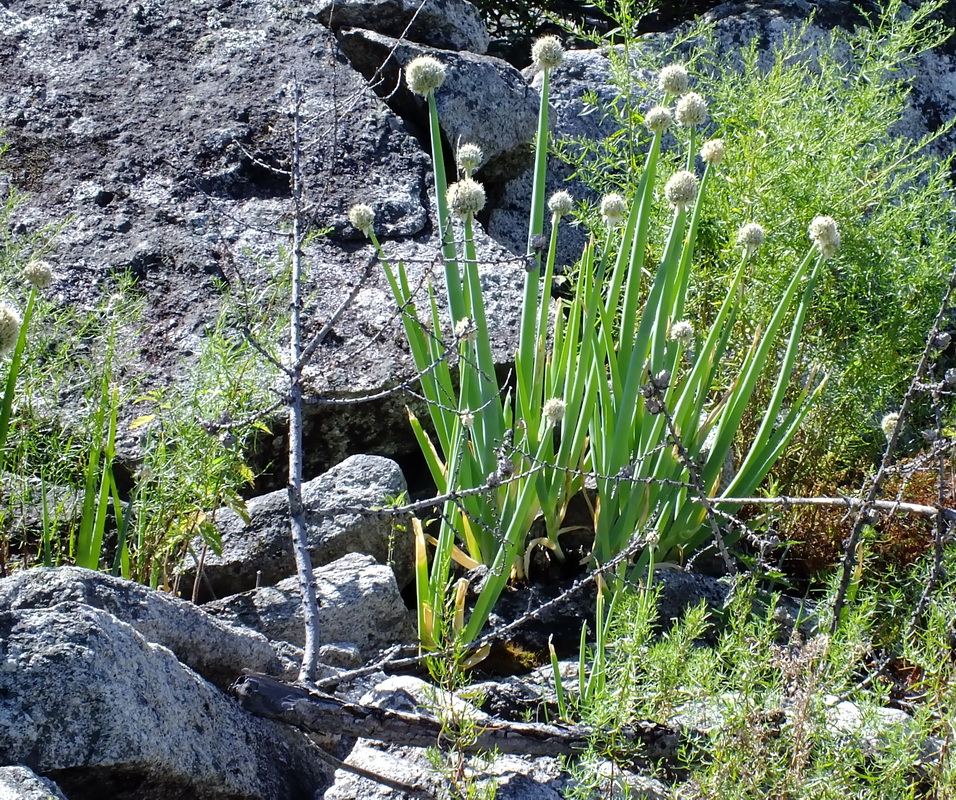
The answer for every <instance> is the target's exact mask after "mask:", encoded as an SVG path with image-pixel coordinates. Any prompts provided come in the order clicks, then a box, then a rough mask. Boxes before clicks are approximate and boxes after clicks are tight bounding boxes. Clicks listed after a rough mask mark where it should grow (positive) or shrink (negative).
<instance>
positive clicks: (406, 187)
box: [0, 0, 428, 374]
mask: <svg viewBox="0 0 956 800" xmlns="http://www.w3.org/2000/svg"><path fill="white" fill-rule="evenodd" d="M0 28H2V30H3V32H4V34H5V36H4V42H5V45H4V57H3V65H4V69H3V77H2V79H0V84H2V86H3V91H2V92H0V128H2V129H4V130H5V131H6V134H5V137H6V141H7V142H8V143H9V150H8V151H7V152H6V154H5V156H4V157H3V159H2V161H0V171H3V172H8V173H9V174H10V175H11V177H12V179H13V181H14V184H15V185H16V186H18V187H20V188H22V189H24V190H26V191H27V192H28V193H29V194H28V197H27V199H26V200H25V202H24V204H23V206H22V207H21V208H20V210H19V212H18V214H17V217H16V220H17V223H18V224H19V225H20V226H21V227H22V229H23V230H34V229H36V228H38V227H40V226H41V225H44V224H46V223H50V222H57V223H60V222H63V221H66V220H67V218H69V224H68V225H67V226H66V228H65V229H64V230H63V232H62V233H61V234H60V236H59V238H58V240H57V249H56V252H55V253H54V257H55V258H56V260H57V261H58V262H59V263H58V270H59V272H60V273H61V279H60V280H59V281H58V282H57V284H56V289H57V290H58V292H59V299H60V300H61V301H62V302H63V303H69V304H87V305H88V304H91V303H92V302H93V301H94V300H95V299H96V298H97V296H98V294H99V292H101V291H102V290H103V288H104V287H105V286H106V283H107V281H108V280H109V279H110V278H111V276H114V275H115V274H116V273H120V272H128V273H130V274H132V275H133V276H134V277H135V278H136V280H137V285H138V288H139V290H140V291H141V292H142V295H143V297H144V299H145V302H146V306H145V319H144V323H145V324H144V326H143V327H144V329H146V330H147V331H150V335H149V336H144V337H142V339H141V340H140V341H139V342H138V345H139V347H140V349H141V352H142V355H143V358H144V361H145V364H144V366H148V367H149V368H151V369H153V370H156V369H165V370H168V371H170V372H171V373H172V374H176V373H177V372H178V368H179V365H180V363H181V361H182V359H183V358H184V357H189V356H191V355H192V354H194V353H195V351H196V350H197V347H198V343H199V337H201V336H202V333H203V330H204V326H205V325H206V324H208V322H209V321H210V320H211V319H212V318H213V315H214V314H215V311H216V309H217V308H218V305H219V298H220V291H219V290H218V289H217V288H216V285H215V281H217V280H225V281H226V282H227V283H230V284H234V283H236V282H237V281H238V280H239V278H240V276H239V275H237V274H236V269H235V265H236V263H239V264H240V266H243V264H242V258H241V254H242V247H243V245H244V244H246V242H242V243H240V241H239V239H240V234H241V233H243V232H248V231H249V230H250V229H251V228H252V227H255V226H258V227H259V228H263V229H268V228H271V227H273V226H274V225H277V224H278V214H279V213H280V212H282V213H285V212H286V211H287V210H288V198H289V188H288V181H287V179H286V178H285V177H284V176H283V175H281V174H278V173H275V172H272V171H270V169H269V167H270V166H274V167H282V165H283V164H285V163H286V162H287V160H288V156H289V152H288V151H289V145H288V142H289V139H288V135H287V134H288V131H289V128H288V111H289V109H290V107H291V106H290V103H291V97H290V87H291V83H290V81H291V80H292V78H293V76H295V77H296V80H297V81H298V84H299V86H300V89H301V94H302V97H303V101H304V102H303V107H302V113H303V116H304V118H306V119H308V120H310V121H312V123H313V124H314V128H310V129H309V130H308V131H307V135H308V136H309V145H310V146H309V148H308V150H307V152H304V153H303V158H304V162H303V169H304V172H305V174H306V175H307V176H308V180H309V185H310V187H314V189H315V197H314V200H312V202H313V203H314V206H313V208H312V210H311V212H310V216H309V222H310V224H311V225H315V226H317V227H319V226H325V225H327V224H331V225H333V226H334V227H335V228H336V229H337V230H346V234H347V235H349V236H351V232H350V231H348V230H347V223H346V212H347V209H348V207H349V205H350V204H351V203H352V202H354V200H355V195H356V194H357V190H358V187H359V186H361V187H362V193H363V195H364V196H365V197H366V198H367V200H366V201H367V202H369V201H371V202H377V203H381V204H382V205H385V204H388V212H389V213H388V214H387V215H386V214H383V215H382V217H381V218H380V225H381V228H380V233H382V234H383V235H387V236H391V235H396V236H411V235H414V234H419V233H422V232H423V231H425V229H426V227H427V224H428V214H427V209H426V208H425V207H424V205H423V203H422V196H423V193H424V190H425V183H424V181H425V175H426V173H427V169H428V164H427V159H426V158H425V156H424V154H423V153H422V151H421V149H420V148H419V146H418V145H417V143H416V142H415V140H414V139H413V138H412V137H410V136H409V135H408V133H407V132H406V131H405V130H404V127H403V126H402V124H401V122H400V121H398V120H397V119H396V118H395V117H394V115H393V114H392V113H391V112H390V111H389V110H388V109H387V108H386V107H385V106H384V105H383V104H382V103H381V102H380V101H378V99H377V98H376V97H375V95H374V94H373V93H372V92H371V91H370V90H369V89H368V88H367V87H366V86H365V82H364V81H363V80H362V78H361V76H360V75H358V74H357V73H356V72H355V71H354V70H353V69H351V68H350V67H349V65H348V64H347V63H345V62H344V61H343V60H342V58H341V55H340V53H339V50H338V46H337V45H336V42H335V38H334V36H333V35H332V34H331V32H330V31H329V30H328V29H327V28H326V27H324V26H323V25H321V24H320V23H319V22H318V21H317V20H315V19H312V20H311V21H310V19H309V17H308V15H307V14H305V12H300V11H296V10H294V9H292V7H288V8H286V9H284V10H283V9H282V8H280V7H279V6H277V5H275V4H272V3H269V2H258V1H253V2H249V3H235V4H226V5H223V4H220V3H215V2H211V0H210V2H206V1H205V0H201V2H199V3H190V4H177V3H164V4H160V5H156V4H135V5H133V6H130V5H128V4H123V3H119V2H115V1H113V0H107V2H106V3H105V4H104V3H102V2H99V0H96V1H95V2H94V0H80V2H78V3H75V4H73V5H72V6H71V7H70V10H69V12H68V13H67V12H66V11H64V10H61V9H59V7H56V6H51V5H50V4H49V3H46V2H42V0H15V2H12V3H7V4H6V5H5V6H4V8H3V9H2V10H0ZM105 43H109V46H108V47H107V46H105ZM346 98H347V100H348V113H344V111H343V110H342V108H341V107H340V104H341V102H343V101H344V100H345V99H346ZM333 176H354V177H353V178H351V179H346V180H341V179H340V178H337V177H333ZM359 176H360V177H359ZM253 238H255V237H253ZM265 238H266V240H267V241H262V240H259V241H258V243H259V244H261V245H263V248H262V249H261V250H253V251H251V254H254V255H261V256H263V257H266V258H273V259H274V258H276V254H277V247H278V245H279V243H280V242H282V241H283V239H284V238H285V237H283V236H282V235H280V234H279V233H278V230H277V229H276V231H275V232H273V233H271V234H269V235H268V236H267V237H265ZM329 252H330V251H323V253H322V254H321V255H323V256H327V255H328V253H329ZM237 259H238V261H237ZM334 263H335V264H336V269H332V270H329V269H325V270H322V271H320V274H318V275H316V276H315V277H316V279H317V280H318V281H319V282H320V283H321V284H322V285H320V286H318V287H316V288H317V289H318V292H317V295H318V296H319V297H324V298H326V299H327V300H328V302H329V305H330V306H333V307H334V304H335V302H336V298H338V299H339V300H341V291H340V290H341V288H342V284H343V282H345V281H347V280H348V279H349V277H350V275H349V273H350V272H351V268H350V265H349V264H350V260H349V257H348V253H342V252H341V250H339V251H338V252H337V253H336V257H335V260H334ZM244 266H245V269H244V272H245V274H244V275H243V276H242V279H243V280H244V281H245V282H246V283H247V284H248V283H249V282H252V284H253V285H255V283H256V282H257V281H262V280H265V279H266V274H265V273H264V272H262V271H261V270H260V271H256V270H255V269H253V268H252V267H251V266H250V265H248V264H247V265H244ZM317 313H319V314H321V313H322V311H321V310H318V311H317ZM157 334H159V335H157Z"/></svg>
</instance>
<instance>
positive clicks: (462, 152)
mask: <svg viewBox="0 0 956 800" xmlns="http://www.w3.org/2000/svg"><path fill="white" fill-rule="evenodd" d="M484 160H485V154H484V153H482V152H481V148H480V147H479V146H478V145H476V144H471V143H468V144H463V145H462V146H461V147H459V148H458V169H460V170H461V171H462V172H464V173H465V175H466V176H468V177H471V173H472V172H474V171H475V170H476V169H478V167H480V166H481V163H482V162H483V161H484Z"/></svg>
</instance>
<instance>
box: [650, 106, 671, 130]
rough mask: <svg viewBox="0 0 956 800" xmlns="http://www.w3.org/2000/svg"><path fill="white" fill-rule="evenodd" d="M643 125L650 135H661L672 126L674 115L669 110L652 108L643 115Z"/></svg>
mask: <svg viewBox="0 0 956 800" xmlns="http://www.w3.org/2000/svg"><path fill="white" fill-rule="evenodd" d="M644 124H645V125H646V126H647V129H648V130H649V131H650V132H651V133H663V132H664V131H666V130H667V129H668V128H669V127H670V126H671V125H673V124H674V115H673V114H671V110H670V109H669V108H664V106H654V107H653V108H652V109H650V110H649V111H648V112H647V113H646V114H645V115H644Z"/></svg>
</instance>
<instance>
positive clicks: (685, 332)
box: [669, 319, 694, 347]
mask: <svg viewBox="0 0 956 800" xmlns="http://www.w3.org/2000/svg"><path fill="white" fill-rule="evenodd" d="M669 338H670V340H671V341H673V342H678V343H679V344H680V345H681V347H689V346H690V344H691V343H692V342H693V341H694V326H693V325H691V324H690V323H689V322H688V321H687V320H683V319H682V320H681V321H680V322H675V323H674V324H673V325H671V331H670V336H669Z"/></svg>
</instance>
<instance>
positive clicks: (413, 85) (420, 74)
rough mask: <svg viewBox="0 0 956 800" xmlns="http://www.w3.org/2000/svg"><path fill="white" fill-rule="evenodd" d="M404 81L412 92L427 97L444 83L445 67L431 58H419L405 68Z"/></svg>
mask: <svg viewBox="0 0 956 800" xmlns="http://www.w3.org/2000/svg"><path fill="white" fill-rule="evenodd" d="M405 81H406V83H408V88H409V89H411V90H412V92H414V93H415V94H417V95H421V96H422V97H427V96H428V95H429V94H431V93H432V92H434V91H435V90H436V89H437V88H438V87H439V86H441V85H442V84H443V83H444V82H445V65H444V64H442V63H441V61H439V60H438V59H437V58H433V57H432V56H419V57H418V58H415V59H412V60H411V61H410V62H409V63H408V65H407V66H406V67H405Z"/></svg>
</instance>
